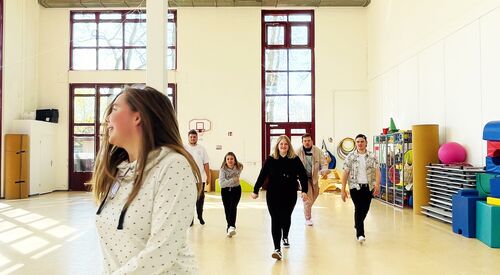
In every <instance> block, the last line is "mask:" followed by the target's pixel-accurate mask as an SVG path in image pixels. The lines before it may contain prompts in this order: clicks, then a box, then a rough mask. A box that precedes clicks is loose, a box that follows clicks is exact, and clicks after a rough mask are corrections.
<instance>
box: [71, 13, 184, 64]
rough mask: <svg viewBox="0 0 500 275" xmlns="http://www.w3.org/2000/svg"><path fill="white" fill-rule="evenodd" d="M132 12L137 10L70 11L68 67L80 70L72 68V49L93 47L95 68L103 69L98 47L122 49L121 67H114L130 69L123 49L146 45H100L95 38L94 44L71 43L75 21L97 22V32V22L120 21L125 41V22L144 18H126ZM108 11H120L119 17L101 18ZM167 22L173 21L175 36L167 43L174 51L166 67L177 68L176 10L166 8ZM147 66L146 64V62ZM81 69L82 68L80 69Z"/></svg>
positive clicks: (143, 21)
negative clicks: (127, 67) (170, 61)
mask: <svg viewBox="0 0 500 275" xmlns="http://www.w3.org/2000/svg"><path fill="white" fill-rule="evenodd" d="M132 12H137V10H106V11H84V10H75V11H71V13H70V64H69V69H70V70H80V69H74V66H73V50H74V49H95V50H96V64H95V70H104V69H99V54H98V53H99V51H98V50H99V49H121V50H122V62H121V68H120V69H116V70H132V69H126V64H125V50H130V49H146V47H147V45H146V46H125V45H124V44H123V43H122V45H121V46H100V45H99V40H98V39H96V40H97V41H96V46H74V45H73V24H75V23H96V24H97V32H99V24H100V23H122V34H121V36H122V41H125V23H134V22H135V23H145V22H146V19H130V18H126V15H127V14H130V13H132ZM139 12H142V13H143V14H145V13H146V11H145V10H139ZM110 13H120V14H121V19H101V18H100V17H101V15H102V14H110ZM76 14H94V15H95V18H94V19H75V18H74V17H75V15H76ZM167 21H168V23H174V33H175V38H174V41H173V45H169V46H168V49H169V50H172V51H173V52H174V63H173V64H171V65H169V67H168V69H169V70H175V69H177V10H168V18H167ZM146 66H147V64H146ZM82 70H83V69H82ZM106 70H111V69H106ZM140 70H144V69H140Z"/></svg>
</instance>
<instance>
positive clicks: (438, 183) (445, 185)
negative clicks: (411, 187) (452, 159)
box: [420, 164, 484, 224]
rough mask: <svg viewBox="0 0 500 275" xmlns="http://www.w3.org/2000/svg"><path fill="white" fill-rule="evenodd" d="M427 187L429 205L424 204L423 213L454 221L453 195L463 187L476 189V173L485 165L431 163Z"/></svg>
mask: <svg viewBox="0 0 500 275" xmlns="http://www.w3.org/2000/svg"><path fill="white" fill-rule="evenodd" d="M425 167H426V168H427V177H426V179H427V188H428V189H429V191H430V201H429V205H426V206H422V209H421V211H420V212H421V213H422V214H424V215H426V216H428V217H432V218H435V219H438V220H440V221H443V222H446V223H450V224H451V222H452V203H451V201H452V199H451V197H452V196H453V195H455V194H456V193H458V191H459V190H462V189H476V174H477V173H483V172H484V169H483V167H472V166H463V165H446V164H429V165H427V166H425Z"/></svg>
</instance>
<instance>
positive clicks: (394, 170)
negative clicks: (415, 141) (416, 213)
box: [373, 131, 413, 208]
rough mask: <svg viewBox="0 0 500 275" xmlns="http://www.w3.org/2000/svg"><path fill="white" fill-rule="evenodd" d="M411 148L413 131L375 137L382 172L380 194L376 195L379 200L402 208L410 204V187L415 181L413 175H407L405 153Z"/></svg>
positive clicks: (375, 150)
mask: <svg viewBox="0 0 500 275" xmlns="http://www.w3.org/2000/svg"><path fill="white" fill-rule="evenodd" d="M411 149H412V134H411V131H404V132H397V133H392V134H387V135H378V136H374V137H373V152H374V154H375V157H377V159H378V161H379V164H380V172H381V180H380V194H379V195H378V196H377V197H376V198H377V199H378V200H380V201H382V202H385V203H388V204H391V205H394V206H397V207H401V208H402V207H405V206H408V199H409V197H410V195H411V191H410V190H408V187H410V186H411V184H413V181H412V177H411V175H406V176H405V169H404V165H405V162H406V161H405V158H404V155H405V153H406V152H408V151H409V150H411ZM406 172H407V173H408V170H406ZM408 176H410V177H408ZM405 179H406V180H407V181H408V182H406V181H405Z"/></svg>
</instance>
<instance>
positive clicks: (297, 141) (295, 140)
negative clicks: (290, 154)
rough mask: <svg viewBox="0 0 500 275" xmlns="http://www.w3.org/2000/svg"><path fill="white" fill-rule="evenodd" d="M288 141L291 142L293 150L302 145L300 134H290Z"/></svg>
mask: <svg viewBox="0 0 500 275" xmlns="http://www.w3.org/2000/svg"><path fill="white" fill-rule="evenodd" d="M290 141H291V143H292V147H293V150H297V149H298V148H300V147H302V135H300V136H291V137H290Z"/></svg>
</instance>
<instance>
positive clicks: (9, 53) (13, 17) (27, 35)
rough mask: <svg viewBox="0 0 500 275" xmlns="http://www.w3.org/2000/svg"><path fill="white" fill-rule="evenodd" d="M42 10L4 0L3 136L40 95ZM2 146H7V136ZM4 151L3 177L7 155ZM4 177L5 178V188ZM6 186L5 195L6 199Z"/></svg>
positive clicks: (26, 1) (28, 0)
mask: <svg viewBox="0 0 500 275" xmlns="http://www.w3.org/2000/svg"><path fill="white" fill-rule="evenodd" d="M39 10H40V7H39V5H38V3H37V2H36V1H31V0H5V1H4V11H3V16H4V18H3V19H4V25H3V26H4V44H3V45H4V48H3V58H4V59H3V62H4V63H3V70H2V72H3V84H2V85H3V89H2V91H3V92H2V104H3V105H2V120H3V121H2V133H3V135H5V134H7V133H9V132H10V131H11V127H12V121H13V120H15V119H19V118H21V116H22V114H23V113H24V112H29V111H33V110H35V108H36V106H37V94H38V70H37V67H38V59H37V55H38V35H39V33H38V21H39ZM1 138H2V144H4V142H3V140H4V136H2V137H1ZM3 151H4V150H3V146H2V148H1V152H2V156H1V157H2V167H1V169H2V175H3V169H4V165H3V164H4V162H3V161H4V160H3V158H4V154H3ZM3 180H4V179H3V176H2V178H1V182H2V186H3ZM3 191H4V189H3V187H2V188H1V195H0V196H3Z"/></svg>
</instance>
